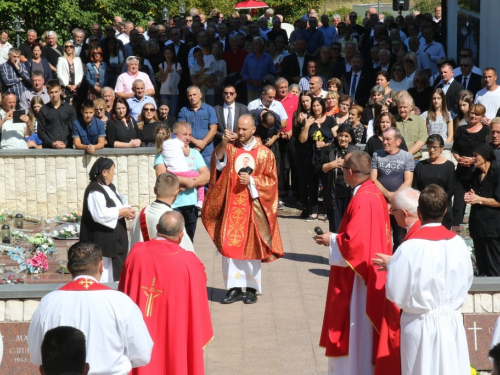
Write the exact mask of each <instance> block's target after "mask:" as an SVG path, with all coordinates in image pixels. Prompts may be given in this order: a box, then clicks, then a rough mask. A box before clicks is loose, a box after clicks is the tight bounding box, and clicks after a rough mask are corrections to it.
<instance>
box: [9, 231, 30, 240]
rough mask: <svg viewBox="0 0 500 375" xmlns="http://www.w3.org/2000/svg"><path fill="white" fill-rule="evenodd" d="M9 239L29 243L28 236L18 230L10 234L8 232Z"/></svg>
mask: <svg viewBox="0 0 500 375" xmlns="http://www.w3.org/2000/svg"><path fill="white" fill-rule="evenodd" d="M10 238H14V239H16V240H26V241H29V238H30V236H28V235H27V234H26V233H24V232H22V231H20V230H13V231H12V232H10Z"/></svg>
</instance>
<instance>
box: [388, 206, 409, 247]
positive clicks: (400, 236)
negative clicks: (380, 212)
mask: <svg viewBox="0 0 500 375" xmlns="http://www.w3.org/2000/svg"><path fill="white" fill-rule="evenodd" d="M390 217H391V228H392V242H393V245H392V252H393V253H394V252H395V251H396V250H397V249H398V247H399V245H401V244H402V243H403V240H404V238H405V235H406V229H405V228H402V227H400V226H399V225H398V223H397V221H396V218H395V217H394V216H393V215H390Z"/></svg>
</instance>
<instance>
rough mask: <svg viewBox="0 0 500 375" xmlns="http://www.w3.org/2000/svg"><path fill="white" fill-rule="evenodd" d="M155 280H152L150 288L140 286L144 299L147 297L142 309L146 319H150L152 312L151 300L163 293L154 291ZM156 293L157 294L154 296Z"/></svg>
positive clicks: (157, 290)
mask: <svg viewBox="0 0 500 375" xmlns="http://www.w3.org/2000/svg"><path fill="white" fill-rule="evenodd" d="M155 280H156V279H155V278H153V281H152V282H151V286H141V289H144V294H145V295H146V297H148V299H147V301H146V306H145V308H144V315H146V317H148V318H149V317H151V314H152V312H153V300H154V299H155V298H156V297H158V296H159V295H160V293H163V291H162V290H159V289H156V288H155ZM155 293H157V294H155Z"/></svg>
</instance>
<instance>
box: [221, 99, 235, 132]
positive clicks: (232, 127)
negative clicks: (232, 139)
mask: <svg viewBox="0 0 500 375" xmlns="http://www.w3.org/2000/svg"><path fill="white" fill-rule="evenodd" d="M229 107H231V112H232V115H233V123H232V124H228V123H227V115H228V113H229V109H228V108H229ZM235 110H236V104H234V102H233V103H232V104H231V105H229V106H228V105H227V104H226V103H224V105H223V106H222V113H223V115H224V120H225V122H226V125H230V129H231V131H234V124H235V123H236V121H237V120H238V119H235V118H234V111H235Z"/></svg>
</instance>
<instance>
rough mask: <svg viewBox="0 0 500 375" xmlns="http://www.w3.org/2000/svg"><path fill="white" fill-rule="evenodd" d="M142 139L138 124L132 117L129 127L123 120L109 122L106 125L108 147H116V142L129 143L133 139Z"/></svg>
mask: <svg viewBox="0 0 500 375" xmlns="http://www.w3.org/2000/svg"><path fill="white" fill-rule="evenodd" d="M138 138H140V131H139V128H137V123H136V122H135V120H134V119H133V118H132V117H131V118H130V120H129V121H128V127H127V126H126V125H125V123H124V122H123V120H117V121H116V122H115V121H114V120H108V122H107V124H106V139H107V140H108V147H114V143H115V141H118V142H125V143H128V142H130V141H131V140H132V139H138Z"/></svg>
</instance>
